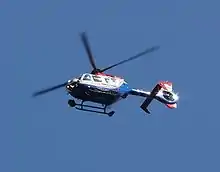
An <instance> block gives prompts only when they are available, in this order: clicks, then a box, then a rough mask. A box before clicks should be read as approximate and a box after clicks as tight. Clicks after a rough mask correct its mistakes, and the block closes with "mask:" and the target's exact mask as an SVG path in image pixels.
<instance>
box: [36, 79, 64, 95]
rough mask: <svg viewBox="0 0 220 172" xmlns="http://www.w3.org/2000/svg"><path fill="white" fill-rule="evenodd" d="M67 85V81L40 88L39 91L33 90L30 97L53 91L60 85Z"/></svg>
mask: <svg viewBox="0 0 220 172" xmlns="http://www.w3.org/2000/svg"><path fill="white" fill-rule="evenodd" d="M66 85H67V82H65V83H63V84H59V85H56V86H53V87H50V88H47V89H44V90H41V91H37V92H35V93H34V94H33V95H32V97H36V96H39V95H42V94H45V93H47V92H50V91H54V90H56V89H58V88H61V87H64V86H66Z"/></svg>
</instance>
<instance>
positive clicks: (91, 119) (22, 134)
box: [0, 0, 220, 172]
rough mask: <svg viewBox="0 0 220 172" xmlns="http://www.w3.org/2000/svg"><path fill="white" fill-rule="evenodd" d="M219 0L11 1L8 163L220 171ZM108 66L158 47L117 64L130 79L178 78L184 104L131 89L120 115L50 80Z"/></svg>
mask: <svg viewBox="0 0 220 172" xmlns="http://www.w3.org/2000/svg"><path fill="white" fill-rule="evenodd" d="M219 5H220V4H219V2H218V1H214V0H212V1H211V0H210V1H195V0H185V1H174V0H168V1H163V0H157V1H152V0H151V1H144V0H136V1H133V0H127V1H125V0H124V1H122V0H118V1H116V0H112V1H103V0H102V1H101V0H93V1H85V0H81V1H69V0H63V1H57V0H53V1H52V0H38V1H27V0H20V1H15V0H14V1H12V0H11V1H10V0H8V1H6V0H3V1H1V5H0V14H1V15H0V21H1V27H0V30H1V32H0V34H1V35H0V36H1V39H0V45H1V51H0V55H1V68H0V76H1V78H2V82H1V83H2V84H1V119H0V136H1V142H0V162H1V165H0V171H4V172H15V171H16V172H29V171H32V172H38V171H41V172H44V171H45V172H46V171H54V172H58V171H66V172H68V171H82V172H86V171H95V172H103V171H105V172H110V171H111V172H112V171H126V172H133V171H140V172H142V171H143V172H146V171H151V172H159V171H169V172H176V171H178V172H185V171H187V172H194V171H200V172H207V171H212V172H215V171H219V170H220V166H219V161H218V160H219V153H220V151H219V143H220V139H219V129H220V127H219V120H220V117H219V111H218V110H219V109H218V106H219V103H218V97H219V93H218V85H219V84H220V81H219V77H218V74H219V55H220V53H219V47H218V46H219V40H220V39H219V38H220V35H219V30H220V24H219V15H220V12H219V9H218V7H219ZM81 31H87V32H88V35H89V39H90V42H91V46H92V49H93V53H94V55H95V57H96V63H97V65H98V66H100V67H105V66H108V65H110V64H112V63H115V62H117V61H119V60H122V59H125V58H127V57H130V56H132V55H134V54H136V53H137V52H139V51H142V50H144V49H145V48H147V47H151V46H152V45H160V46H161V49H160V50H159V51H157V52H155V53H153V54H151V55H148V57H147V56H146V57H143V58H141V59H138V60H136V61H133V62H132V63H127V64H126V65H122V66H121V67H118V68H114V69H112V70H111V71H109V73H112V74H115V75H119V76H123V77H124V78H125V79H126V81H127V82H128V83H129V84H130V86H132V87H135V88H142V89H146V90H150V89H152V88H153V87H154V84H156V82H157V81H159V80H170V81H172V82H173V87H174V89H175V90H176V91H178V92H180V96H181V100H180V103H179V104H178V109H175V110H169V109H167V108H166V107H165V106H164V105H162V104H159V103H157V102H153V103H152V105H151V107H150V108H151V111H152V114H153V115H152V116H150V117H147V116H145V114H144V112H143V111H142V110H141V109H140V108H139V106H140V104H141V103H142V101H143V99H142V98H138V97H128V99H127V100H124V101H122V102H119V103H118V104H116V105H115V107H114V110H115V111H116V114H115V116H114V117H112V118H109V117H103V116H98V115H91V114H90V113H86V112H80V111H76V110H75V109H71V108H69V107H68V106H67V100H68V97H67V95H66V93H65V91H64V89H60V90H58V91H55V92H53V93H50V94H47V95H46V96H42V97H39V98H37V99H32V98H31V94H32V92H33V91H36V90H38V89H40V88H43V87H47V86H51V85H54V84H59V83H62V82H64V81H66V80H68V79H69V78H71V77H74V76H78V75H79V74H81V73H83V72H89V71H91V67H90V65H89V62H88V59H87V56H86V54H85V50H84V49H83V46H82V43H81V42H80V39H79V33H80V32H81Z"/></svg>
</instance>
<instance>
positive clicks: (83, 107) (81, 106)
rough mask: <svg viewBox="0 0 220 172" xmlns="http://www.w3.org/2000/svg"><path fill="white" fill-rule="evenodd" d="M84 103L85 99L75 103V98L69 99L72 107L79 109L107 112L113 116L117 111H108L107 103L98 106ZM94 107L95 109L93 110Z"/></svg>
mask: <svg viewBox="0 0 220 172" xmlns="http://www.w3.org/2000/svg"><path fill="white" fill-rule="evenodd" d="M83 103H84V101H82V102H81V103H80V104H78V103H75V101H74V100H69V101H68V104H69V106H70V107H75V108H76V109H78V110H82V111H87V112H95V113H99V114H107V115H108V116H112V115H114V113H115V112H114V111H111V112H106V108H107V105H104V107H98V106H91V105H84V104H83ZM77 106H78V107H77ZM87 108H91V109H87ZM92 109H94V110H92ZM95 109H100V110H102V111H98V110H95Z"/></svg>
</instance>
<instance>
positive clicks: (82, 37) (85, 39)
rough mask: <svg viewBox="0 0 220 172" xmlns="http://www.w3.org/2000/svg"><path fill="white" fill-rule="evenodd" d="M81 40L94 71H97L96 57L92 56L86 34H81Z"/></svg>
mask: <svg viewBox="0 0 220 172" xmlns="http://www.w3.org/2000/svg"><path fill="white" fill-rule="evenodd" d="M81 40H82V42H83V45H84V47H85V49H86V52H87V55H88V57H89V61H90V63H91V65H92V67H93V69H97V68H96V65H95V60H94V57H93V55H92V51H91V48H90V45H89V41H88V37H87V35H86V32H83V33H81Z"/></svg>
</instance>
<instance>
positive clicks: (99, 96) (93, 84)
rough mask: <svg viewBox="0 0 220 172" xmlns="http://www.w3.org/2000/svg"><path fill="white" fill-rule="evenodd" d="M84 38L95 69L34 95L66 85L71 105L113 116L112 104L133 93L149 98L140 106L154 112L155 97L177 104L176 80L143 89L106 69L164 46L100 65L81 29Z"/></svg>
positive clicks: (169, 106)
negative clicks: (112, 63) (149, 88)
mask: <svg viewBox="0 0 220 172" xmlns="http://www.w3.org/2000/svg"><path fill="white" fill-rule="evenodd" d="M80 38H81V41H82V43H83V46H84V48H85V50H86V53H87V55H88V58H89V61H90V64H91V66H92V68H93V69H92V70H91V72H90V73H83V74H81V75H79V76H78V77H75V78H73V79H70V80H68V81H66V82H64V83H62V84H59V85H56V86H53V87H50V88H47V89H43V90H41V91H37V92H34V93H33V94H32V96H33V97H36V96H39V95H43V94H45V93H48V92H50V91H54V90H56V89H58V88H62V87H65V89H66V92H67V94H68V95H69V96H70V97H71V99H69V100H68V105H69V107H75V108H76V109H78V110H82V111H88V112H94V113H99V114H105V115H108V116H109V117H111V116H113V115H114V114H115V111H113V110H112V111H110V112H107V109H111V105H113V104H115V103H117V102H118V101H120V100H122V99H126V98H127V97H128V96H129V95H133V96H140V97H144V98H145V100H144V102H143V103H142V104H141V106H140V108H141V109H142V110H143V111H144V112H146V113H147V114H151V112H150V111H149V110H148V107H149V105H150V104H151V102H152V100H154V99H155V100H157V101H159V102H161V103H163V104H165V105H166V106H167V107H168V108H170V109H174V108H177V102H178V100H179V96H178V93H175V92H174V91H173V84H172V83H171V82H169V81H160V82H158V83H157V84H156V85H155V86H154V88H153V89H152V90H151V91H150V92H148V91H144V90H141V89H135V88H131V87H130V86H129V85H128V83H127V82H126V81H125V80H124V79H123V78H121V77H119V76H114V75H111V74H107V73H105V71H107V70H109V69H111V68H113V67H116V66H119V65H121V64H123V63H126V62H129V61H131V60H134V59H137V58H139V57H141V56H143V55H145V54H148V53H152V52H154V51H157V50H158V49H159V48H160V46H152V47H151V48H147V49H146V50H145V51H143V52H141V53H138V54H136V55H135V56H132V57H130V58H128V59H126V60H123V61H120V62H118V63H116V64H114V65H111V66H108V67H105V68H102V69H101V68H97V67H96V64H95V60H94V57H93V54H92V51H91V46H90V44H89V40H88V36H87V33H86V32H82V33H80ZM77 101H80V103H77ZM85 102H92V103H93V104H98V105H99V106H98V105H97V106H95V105H87V104H85Z"/></svg>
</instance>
